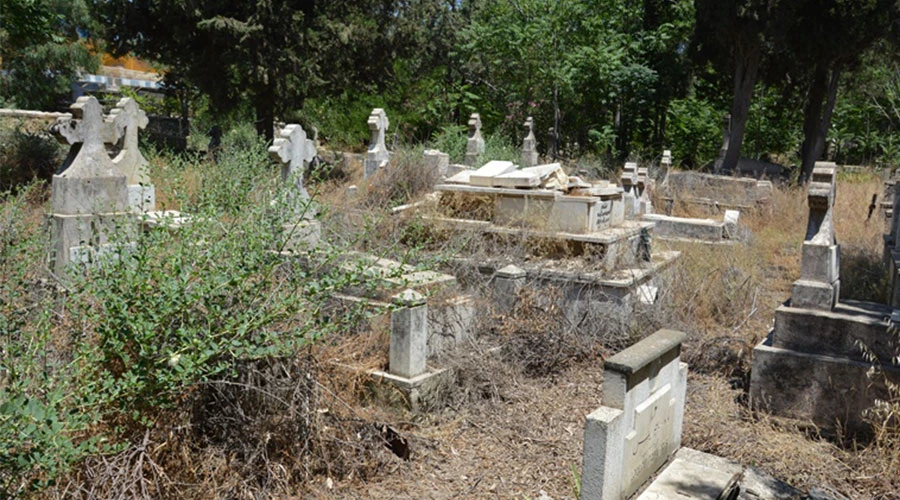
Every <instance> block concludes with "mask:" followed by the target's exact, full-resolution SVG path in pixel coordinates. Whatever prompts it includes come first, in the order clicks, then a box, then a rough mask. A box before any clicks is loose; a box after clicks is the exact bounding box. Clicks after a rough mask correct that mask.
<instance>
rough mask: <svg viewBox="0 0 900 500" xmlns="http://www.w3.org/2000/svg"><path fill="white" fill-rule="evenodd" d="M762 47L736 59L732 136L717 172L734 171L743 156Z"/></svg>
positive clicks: (748, 51) (755, 48) (732, 103)
mask: <svg viewBox="0 0 900 500" xmlns="http://www.w3.org/2000/svg"><path fill="white" fill-rule="evenodd" d="M760 55H761V50H760V47H758V46H756V47H751V48H749V49H748V50H746V52H745V53H744V54H742V57H738V58H737V60H736V61H735V63H736V64H735V68H734V97H733V99H732V101H731V138H730V140H729V142H728V149H727V150H726V151H725V158H724V160H723V161H722V164H721V165H719V168H718V169H717V171H716V173H719V171H721V170H724V171H726V172H734V171H735V170H736V169H737V164H738V160H739V159H740V157H741V144H742V143H743V142H744V131H745V130H746V129H747V118H748V117H749V116H750V101H751V99H752V98H753V87H755V86H756V78H757V76H758V75H759V62H760Z"/></svg>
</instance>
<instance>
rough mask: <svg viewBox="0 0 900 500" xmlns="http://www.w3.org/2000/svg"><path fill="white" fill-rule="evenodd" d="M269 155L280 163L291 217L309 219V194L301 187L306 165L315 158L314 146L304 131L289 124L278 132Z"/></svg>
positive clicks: (311, 214) (270, 147) (295, 125)
mask: <svg viewBox="0 0 900 500" xmlns="http://www.w3.org/2000/svg"><path fill="white" fill-rule="evenodd" d="M269 155H270V156H271V157H272V159H274V160H276V161H278V162H280V163H281V164H282V165H281V181H282V182H284V183H285V184H288V186H289V187H288V191H287V198H288V203H289V204H290V210H291V212H292V214H293V215H295V216H300V215H304V216H306V218H311V217H312V216H313V215H315V214H314V213H310V210H309V207H307V205H308V202H309V193H308V192H307V191H306V187H305V186H304V185H303V172H304V169H305V168H306V165H307V164H309V162H311V161H312V160H313V158H315V156H316V144H315V142H313V141H312V140H311V139H307V137H306V131H305V130H303V127H301V126H300V125H297V124H294V123H292V124H289V125H287V126H286V127H284V128H283V129H281V130H280V131H279V132H278V137H276V138H275V141H274V142H273V143H272V145H271V146H269Z"/></svg>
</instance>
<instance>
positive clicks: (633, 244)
mask: <svg viewBox="0 0 900 500" xmlns="http://www.w3.org/2000/svg"><path fill="white" fill-rule="evenodd" d="M425 219H426V220H428V221H431V222H433V223H434V224H435V225H436V226H437V227H439V228H444V229H450V230H456V231H480V232H482V233H483V234H485V235H486V236H490V237H493V238H522V239H525V240H528V241H529V242H531V243H532V247H533V248H535V249H540V252H541V253H542V256H543V254H544V253H548V250H547V249H553V248H556V247H558V248H559V251H558V253H562V254H565V255H575V256H587V257H589V258H590V259H592V260H594V261H597V262H599V263H600V264H601V265H602V267H603V268H604V269H605V270H607V271H613V270H616V269H620V268H623V267H627V266H630V265H634V264H636V263H639V262H641V261H643V259H644V257H645V254H646V252H648V251H649V249H647V248H646V244H645V241H644V239H645V238H647V237H649V236H650V235H651V234H652V231H653V225H654V224H653V223H652V222H643V221H625V222H623V223H622V225H621V226H620V227H610V228H606V229H603V230H600V231H596V232H593V233H588V234H577V233H566V232H561V231H540V230H536V229H527V228H513V227H505V226H497V225H494V224H492V223H490V222H486V221H478V220H466V219H449V218H443V217H425ZM644 235H646V236H644ZM549 252H552V250H550V251H549ZM535 253H537V252H535Z"/></svg>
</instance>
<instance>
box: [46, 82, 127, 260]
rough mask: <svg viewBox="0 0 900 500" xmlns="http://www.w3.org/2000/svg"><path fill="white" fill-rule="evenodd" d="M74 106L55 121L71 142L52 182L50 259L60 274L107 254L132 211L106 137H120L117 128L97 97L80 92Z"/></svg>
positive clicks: (63, 137) (57, 129)
mask: <svg viewBox="0 0 900 500" xmlns="http://www.w3.org/2000/svg"><path fill="white" fill-rule="evenodd" d="M70 108H71V110H72V117H71V118H68V117H65V118H60V119H59V120H58V121H57V122H56V123H54V125H53V126H51V131H52V132H53V133H54V134H55V135H57V137H58V138H60V139H61V140H64V141H65V142H68V143H69V144H71V145H72V148H71V150H70V152H69V156H68V158H67V159H66V163H65V164H64V166H63V170H62V171H61V172H60V173H59V174H56V175H54V176H53V179H52V182H51V191H52V193H51V209H52V213H51V214H50V215H49V217H48V219H49V221H50V227H51V245H52V250H51V254H50V263H51V268H52V269H53V270H54V272H56V273H57V274H60V275H62V274H63V271H64V269H65V267H66V265H68V264H69V262H72V261H73V260H74V261H85V260H87V261H90V260H92V258H93V257H92V256H95V255H99V254H100V253H108V250H102V248H103V247H104V246H106V245H107V244H108V240H109V237H110V235H111V234H113V233H115V232H123V231H126V230H127V224H120V222H121V221H122V217H121V216H122V215H127V214H128V212H127V211H128V189H127V181H126V177H125V175H122V174H121V173H119V171H118V170H119V169H118V167H117V166H116V165H115V164H113V162H112V160H111V159H110V158H109V154H108V153H107V152H106V147H105V142H107V139H109V138H112V139H110V142H115V136H116V130H115V127H114V126H113V124H112V123H111V122H109V121H106V120H104V117H103V109H102V108H101V106H100V103H99V102H98V101H97V99H96V98H95V97H90V96H83V97H80V98H78V100H77V101H75V103H73V104H72V106H71V107H70ZM123 236H124V235H123ZM101 250H102V251H101Z"/></svg>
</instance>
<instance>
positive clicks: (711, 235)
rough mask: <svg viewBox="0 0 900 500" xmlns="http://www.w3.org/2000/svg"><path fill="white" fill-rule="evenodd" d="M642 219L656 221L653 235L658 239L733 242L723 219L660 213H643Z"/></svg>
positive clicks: (730, 232)
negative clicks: (692, 217) (695, 217)
mask: <svg viewBox="0 0 900 500" xmlns="http://www.w3.org/2000/svg"><path fill="white" fill-rule="evenodd" d="M641 218H642V220H644V221H648V222H654V223H656V226H655V227H654V228H653V236H654V237H657V238H660V239H674V240H689V241H703V242H711V243H734V242H735V241H736V240H735V239H733V236H734V235H733V234H732V233H733V231H729V228H728V226H727V225H726V223H725V221H716V220H712V219H691V218H686V217H672V216H669V215H660V214H644V215H643V216H642V217H641Z"/></svg>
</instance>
